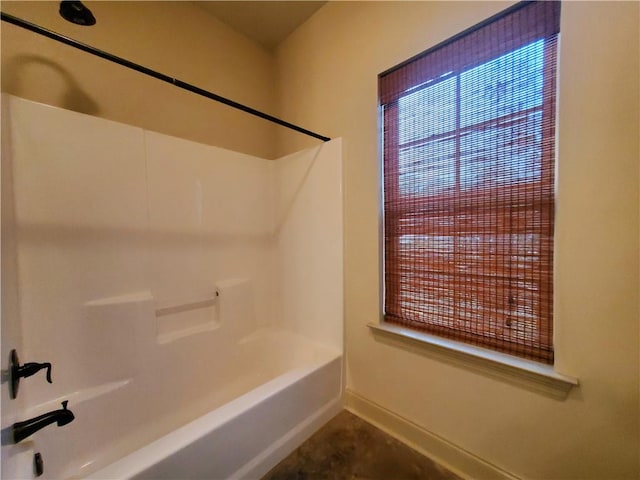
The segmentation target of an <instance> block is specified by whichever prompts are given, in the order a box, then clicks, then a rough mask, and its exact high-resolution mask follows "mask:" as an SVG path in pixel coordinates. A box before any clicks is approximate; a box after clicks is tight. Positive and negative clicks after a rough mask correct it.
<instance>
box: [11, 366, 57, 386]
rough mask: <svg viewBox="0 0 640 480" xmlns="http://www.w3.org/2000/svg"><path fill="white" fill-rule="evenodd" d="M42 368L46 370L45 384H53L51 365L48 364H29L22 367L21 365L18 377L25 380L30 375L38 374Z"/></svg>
mask: <svg viewBox="0 0 640 480" xmlns="http://www.w3.org/2000/svg"><path fill="white" fill-rule="evenodd" d="M43 368H46V369H47V382H49V383H53V381H52V380H51V364H50V363H49V362H44V363H36V362H29V363H25V364H24V365H22V366H21V367H20V368H19V369H18V375H20V376H21V377H23V378H27V377H30V376H31V375H35V374H36V373H37V372H39V371H40V370H42V369H43Z"/></svg>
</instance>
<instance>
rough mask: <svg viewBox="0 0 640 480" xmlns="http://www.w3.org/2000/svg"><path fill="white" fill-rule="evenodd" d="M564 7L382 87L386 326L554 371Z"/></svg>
mask: <svg viewBox="0 0 640 480" xmlns="http://www.w3.org/2000/svg"><path fill="white" fill-rule="evenodd" d="M559 21H560V4H559V3H558V2H528V3H522V4H518V5H516V6H515V7H513V8H511V9H509V10H507V11H506V12H504V13H503V14H500V15H499V16H496V17H495V18H493V19H490V20H489V21H487V22H485V23H483V24H481V25H480V26H477V27H474V28H472V29H470V30H468V31H467V32H465V33H463V34H461V35H458V36H456V37H454V38H453V39H451V40H450V41H447V42H445V43H443V44H441V45H439V46H437V47H434V48H433V49H430V50H428V51H427V52H425V53H423V54H421V55H419V56H417V57H415V58H413V59H411V60H410V61H408V62H405V63H403V64H401V65H400V66H398V67H396V68H394V69H392V70H390V71H388V72H385V73H383V74H381V75H380V77H379V97H380V105H381V112H382V116H383V157H384V159H383V169H384V269H385V271H384V282H385V293H384V296H385V299H384V305H385V321H387V322H390V323H395V324H399V325H402V326H406V327H409V328H414V329H417V330H421V331H425V332H428V333H433V334H436V335H440V336H445V337H449V338H453V339H455V340H459V341H463V342H467V343H472V344H476V345H480V346H483V347H489V348H492V349H495V350H498V351H502V352H506V353H510V354H514V355H518V356H522V357H526V358H531V359H534V360H537V361H541V362H546V363H553V342H552V340H553V331H552V329H553V225H554V183H555V181H554V170H555V108H556V102H555V91H556V83H555V82H556V63H557V61H556V50H557V37H558V33H559Z"/></svg>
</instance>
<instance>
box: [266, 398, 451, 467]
mask: <svg viewBox="0 0 640 480" xmlns="http://www.w3.org/2000/svg"><path fill="white" fill-rule="evenodd" d="M343 479H362V480H413V479H416V480H417V479H428V480H460V477H458V476H457V475H455V474H454V473H452V472H450V471H449V470H446V469H445V468H444V467H441V466H439V465H438V464H437V463H435V462H434V461H433V460H430V459H429V458H427V457H425V456H424V455H421V454H420V453H418V452H416V451H415V450H413V449H411V448H409V447H408V446H406V445H405V444H403V443H401V442H399V441H398V440H396V439H395V438H393V437H391V436H389V435H387V434H386V433H384V432H383V431H381V430H379V429H378V428H376V427H374V426H373V425H371V424H369V423H367V422H365V421H364V420H362V419H361V418H359V417H357V416H355V415H353V414H351V413H349V412H347V411H346V410H343V411H342V412H341V413H339V414H338V415H337V416H335V417H334V418H333V419H332V420H330V421H329V422H328V423H327V424H326V425H325V426H324V427H322V428H321V429H320V430H318V431H317V432H316V433H315V434H313V435H312V436H311V437H310V438H309V439H308V440H307V441H306V442H304V443H303V444H302V445H301V446H300V447H299V448H298V449H297V450H295V451H294V452H293V453H292V454H291V455H289V456H288V457H287V458H285V459H284V460H283V461H282V462H280V463H279V464H278V465H276V466H275V467H274V468H273V469H272V470H271V471H270V472H269V473H267V475H266V476H264V477H263V479H262V480H343Z"/></svg>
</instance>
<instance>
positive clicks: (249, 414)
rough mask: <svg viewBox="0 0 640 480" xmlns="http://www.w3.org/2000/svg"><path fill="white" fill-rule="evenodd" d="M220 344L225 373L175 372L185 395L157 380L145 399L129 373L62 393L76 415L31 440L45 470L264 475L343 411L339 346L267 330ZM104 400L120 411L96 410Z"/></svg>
mask: <svg viewBox="0 0 640 480" xmlns="http://www.w3.org/2000/svg"><path fill="white" fill-rule="evenodd" d="M184 347H186V345H183V348H181V349H180V350H182V352H184V351H185V348H184ZM211 348H212V349H215V346H212V347H211ZM218 348H223V347H222V346H221V345H218ZM226 348H227V351H226V352H225V355H224V356H223V357H218V356H217V355H216V356H213V357H209V358H216V357H217V358H227V359H228V360H225V363H226V365H224V366H222V368H218V369H217V370H216V373H217V375H218V376H220V377H222V378H221V379H218V380H222V381H219V382H218V381H216V382H214V381H213V380H214V379H212V381H211V383H209V382H202V379H203V378H204V377H203V375H202V374H203V371H205V372H206V371H207V366H206V365H199V366H197V367H196V366H192V367H193V368H194V369H197V370H198V372H197V375H195V377H196V378H198V379H199V380H200V382H199V383H198V384H194V383H193V382H191V380H193V378H194V376H190V375H185V379H188V381H187V380H184V381H183V382H182V383H181V382H180V381H179V380H178V379H176V386H180V389H182V390H183V392H182V393H183V394H180V392H176V393H172V392H171V390H170V389H166V388H163V389H160V390H156V392H162V391H164V393H163V394H161V395H158V396H156V397H154V398H153V401H149V400H151V398H149V396H148V395H149V394H148V393H147V392H149V385H147V384H145V382H137V381H130V382H118V383H114V384H113V385H110V386H106V387H101V389H98V390H96V389H93V390H91V391H89V392H78V393H75V394H72V395H68V396H67V398H69V399H70V402H69V408H71V409H72V410H73V412H74V414H75V416H76V421H74V422H72V423H71V424H69V425H68V426H65V427H64V428H59V429H57V428H54V427H52V428H50V429H44V430H42V434H41V435H40V437H39V439H38V441H37V443H36V445H35V446H34V448H35V449H36V450H37V451H41V452H42V454H43V457H44V460H45V476H44V478H55V479H77V478H87V479H133V478H135V479H154V480H155V479H174V480H175V479H178V478H179V479H191V478H193V479H216V480H217V479H227V478H238V479H245V478H246V479H249V478H260V477H261V476H262V475H264V474H265V473H266V472H268V471H269V469H270V468H272V467H273V466H274V465H276V464H277V463H278V462H279V461H280V460H281V459H283V458H284V457H285V456H286V455H288V454H289V453H290V452H291V451H293V449H295V448H296V447H297V446H298V445H299V444H300V443H301V442H302V441H303V440H304V439H305V438H307V437H308V436H309V435H311V434H312V433H313V432H314V431H315V430H317V429H318V428H319V427H320V426H321V425H322V424H323V423H325V422H326V421H327V420H329V419H330V418H331V417H332V416H334V415H335V414H337V413H338V412H339V411H340V409H341V407H342V405H341V391H342V387H341V385H342V355H341V353H340V352H338V351H337V350H335V349H333V348H329V347H325V346H323V345H320V344H318V343H314V342H312V341H309V340H308V339H306V338H304V337H301V336H300V335H296V334H293V333H290V332H286V331H281V330H273V329H260V330H258V331H256V332H254V333H252V334H251V335H249V336H248V337H245V338H242V339H241V340H240V341H239V342H237V343H235V344H232V345H227V346H226ZM231 351H232V352H231ZM207 383H209V384H207ZM212 384H213V385H215V386H214V387H213V389H212ZM169 386H170V384H169ZM185 389H187V390H188V392H187V394H184V390H185ZM212 390H214V391H212ZM145 395H147V396H146V397H145ZM50 403H51V405H49V404H46V405H39V406H38V407H37V408H34V409H31V412H30V413H29V414H30V415H31V414H37V413H39V412H40V411H46V410H47V409H51V408H53V402H50ZM104 404H108V405H109V406H110V407H111V409H110V411H111V412H120V414H116V415H111V416H110V417H109V418H106V419H105V418H100V417H99V412H104V411H107V410H105V406H104Z"/></svg>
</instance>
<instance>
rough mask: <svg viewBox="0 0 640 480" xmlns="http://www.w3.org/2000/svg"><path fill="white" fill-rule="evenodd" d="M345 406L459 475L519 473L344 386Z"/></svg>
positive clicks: (477, 477)
mask: <svg viewBox="0 0 640 480" xmlns="http://www.w3.org/2000/svg"><path fill="white" fill-rule="evenodd" d="M344 403H345V408H346V409H347V410H349V411H350V412H351V413H353V414H355V415H357V416H359V417H361V418H362V419H364V420H366V421H368V422H369V423H371V424H373V425H375V426H376V427H378V428H379V429H380V430H383V431H384V432H387V433H388V434H389V435H391V436H393V437H395V438H397V439H398V440H400V441H401V442H403V443H405V444H407V445H409V446H410V447H411V448H413V449H414V450H417V451H419V452H420V453H422V454H423V455H426V456H427V457H429V458H431V459H433V460H434V461H436V462H438V463H439V464H440V465H442V466H444V467H446V468H448V469H449V470H451V471H452V472H454V473H456V474H458V475H460V476H461V477H463V478H469V479H474V480H518V478H519V477H517V476H515V475H513V474H511V473H509V472H507V471H505V470H502V469H501V468H500V467H497V466H495V465H492V464H491V463H489V462H487V461H485V460H483V459H481V458H480V457H478V456H476V455H474V454H472V453H471V452H468V451H466V450H464V449H463V448H460V447H459V446H457V445H454V444H453V443H451V442H449V441H448V440H446V439H444V438H442V437H440V436H439V435H436V434H435V433H432V432H429V431H428V430H426V429H425V428H423V427H421V426H420V425H417V424H415V423H413V422H412V421H410V420H408V419H406V418H403V417H401V416H399V415H397V414H395V413H393V412H392V411H390V410H387V409H386V408H384V407H382V406H380V405H378V404H376V403H374V402H372V401H370V400H368V399H366V398H364V397H362V396H360V395H358V394H357V393H355V392H353V391H351V390H349V389H347V390H345V395H344Z"/></svg>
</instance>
